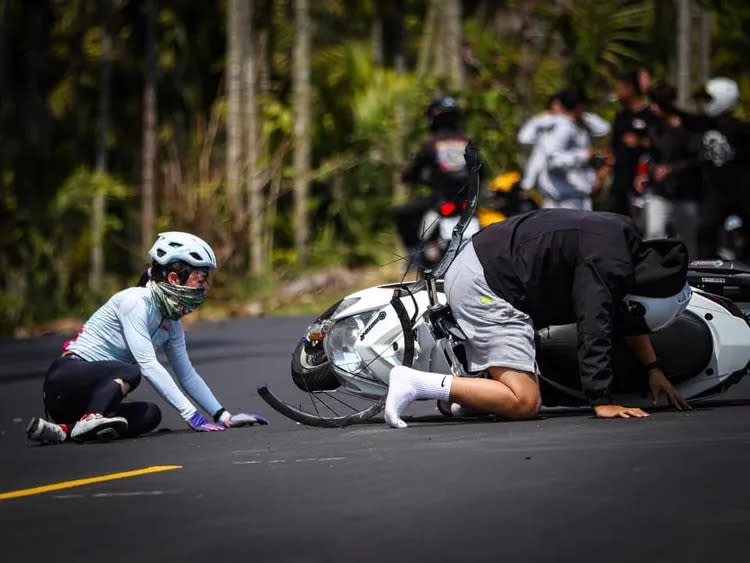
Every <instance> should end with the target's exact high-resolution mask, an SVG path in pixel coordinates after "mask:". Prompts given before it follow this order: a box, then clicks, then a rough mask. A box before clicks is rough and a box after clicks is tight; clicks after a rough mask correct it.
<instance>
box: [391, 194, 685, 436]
mask: <svg viewBox="0 0 750 563" xmlns="http://www.w3.org/2000/svg"><path fill="white" fill-rule="evenodd" d="M687 264H688V256H687V251H686V249H685V246H684V244H683V243H681V242H680V241H677V240H666V239H665V240H651V241H643V240H642V239H641V237H640V235H639V234H638V231H637V230H636V228H635V226H634V225H633V223H632V221H631V220H630V219H629V218H628V217H625V216H623V215H619V214H614V213H597V212H592V211H578V210H567V209H547V210H541V211H532V212H530V213H524V214H522V215H517V216H515V217H511V218H510V219H508V220H507V221H504V222H502V223H497V224H495V225H491V226H490V227H488V228H486V229H484V230H483V231H482V232H480V233H479V234H477V235H475V236H474V238H473V239H472V241H471V242H470V243H468V244H466V246H465V247H464V248H463V250H462V251H461V252H460V253H459V255H458V256H457V257H456V259H455V260H454V262H453V264H452V265H451V267H450V268H449V269H448V271H447V273H446V275H445V293H446V297H447V300H448V304H449V305H450V307H451V310H452V312H453V315H454V317H455V318H456V321H457V322H458V324H459V326H460V327H461V329H462V330H463V331H464V333H465V334H466V336H467V342H468V350H467V352H468V356H469V358H468V359H469V362H470V370H471V371H481V370H487V372H488V374H489V378H487V379H483V378H471V377H461V378H458V377H452V376H450V375H448V376H445V375H442V374H440V375H438V374H433V373H427V372H420V371H417V370H413V369H410V368H406V367H403V366H398V367H395V368H393V370H391V374H390V384H389V389H388V398H387V401H386V410H385V417H386V421H387V422H388V424H389V425H391V426H393V427H394V428H403V427H405V426H406V424H405V423H404V421H403V420H402V419H401V414H402V413H403V412H404V410H405V409H406V407H407V406H408V405H409V404H410V403H411V402H412V401H414V400H417V399H438V400H445V401H448V400H449V401H451V402H453V403H457V404H459V405H461V406H462V407H467V408H469V409H475V410H479V411H483V412H487V413H492V414H495V415H497V416H501V417H503V418H508V419H514V420H523V419H530V418H534V417H536V415H537V412H538V410H539V408H540V407H541V402H542V401H541V396H540V392H539V381H538V370H537V366H536V359H535V347H534V332H535V330H537V329H540V328H543V327H546V326H550V325H562V324H569V323H576V325H577V327H578V360H579V366H580V368H579V369H580V378H581V385H582V388H583V390H584V392H585V394H586V396H587V398H588V399H589V401H590V403H591V405H592V406H593V407H594V410H595V412H596V415H597V416H598V417H601V418H616V417H623V418H629V417H644V416H648V415H647V414H646V413H645V412H644V411H643V410H641V409H638V408H629V407H624V406H620V405H615V404H612V398H611V396H610V385H611V383H612V375H613V369H612V359H613V345H614V338H615V334H616V333H617V332H618V330H617V329H620V330H621V331H622V332H623V333H625V334H629V335H632V336H628V337H627V338H626V340H627V343H628V345H629V346H630V347H631V348H632V350H633V352H634V354H635V355H636V357H637V358H638V359H639V361H640V362H642V363H643V365H644V366H646V367H647V368H648V373H649V386H650V388H651V392H652V395H653V398H654V401H656V400H658V397H659V396H660V395H661V393H662V392H663V393H665V394H666V395H667V396H668V397H669V400H670V402H671V403H672V404H673V405H674V406H675V407H677V408H679V409H682V408H689V407H688V405H687V403H685V401H684V400H683V399H682V397H680V395H679V394H678V393H677V391H676V390H675V389H674V387H673V386H672V384H671V383H670V382H669V381H668V380H667V378H666V377H665V375H664V373H663V372H662V371H661V369H660V368H659V363H658V361H657V358H656V354H655V352H654V349H653V346H652V345H651V339H650V338H649V336H648V333H649V332H654V331H656V330H659V329H661V328H664V327H665V326H667V325H668V324H670V323H671V322H672V321H674V320H675V319H676V318H677V317H678V316H679V315H680V313H682V311H684V310H685V308H686V307H687V305H688V302H689V301H690V296H691V290H690V287H689V286H688V285H687Z"/></svg>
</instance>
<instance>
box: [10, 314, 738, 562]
mask: <svg viewBox="0 0 750 563" xmlns="http://www.w3.org/2000/svg"><path fill="white" fill-rule="evenodd" d="M308 321H309V319H307V318H294V319H257V320H243V321H232V322H226V323H216V324H203V325H198V326H197V327H196V328H194V329H193V330H192V331H191V332H190V333H189V335H188V346H189V349H190V351H191V356H192V358H193V361H194V363H195V365H196V368H197V369H198V371H199V372H200V373H201V374H202V375H203V377H204V378H205V379H206V380H207V381H208V383H209V385H210V386H211V387H212V388H213V389H214V391H215V393H216V395H217V397H218V398H219V400H220V401H222V402H223V403H224V405H225V406H226V407H227V408H228V409H230V410H244V411H247V412H257V413H261V414H263V415H266V416H267V417H268V418H270V419H271V425H269V426H265V427H252V428H242V429H235V430H231V431H227V432H223V433H211V434H199V433H195V432H192V431H189V430H187V429H186V428H185V426H184V424H183V423H182V422H181V420H180V419H179V418H178V417H177V416H176V414H175V413H174V412H172V411H171V409H170V407H168V406H167V405H165V404H164V403H163V402H161V400H159V399H158V398H156V397H155V395H154V393H153V391H152V390H151V389H149V386H148V384H147V383H145V382H144V383H142V384H141V386H140V387H139V388H138V389H137V390H136V391H135V393H134V394H133V396H132V398H133V399H149V398H150V399H152V400H156V401H157V402H159V404H160V406H162V410H163V412H164V414H165V416H164V420H163V422H162V429H171V431H169V432H167V431H162V432H158V433H155V434H154V435H152V436H148V437H143V438H139V439H134V440H123V441H118V442H111V443H105V444H85V445H78V444H63V445H59V446H38V445H36V444H29V443H27V442H26V440H25V433H24V427H25V424H26V422H27V421H28V419H29V418H30V417H32V416H34V415H41V414H42V407H41V385H42V378H43V376H44V372H45V370H46V367H47V365H48V364H49V363H50V361H51V360H52V359H53V358H54V357H55V356H56V355H57V354H58V353H59V351H60V346H61V343H62V341H63V339H62V338H58V337H48V338H41V339H36V340H27V341H2V342H0V359H2V362H1V364H0V493H7V492H13V491H19V490H24V489H29V488H34V487H40V486H43V485H54V484H57V483H67V482H69V481H71V480H78V479H86V478H97V477H101V476H107V475H112V474H119V473H122V472H128V471H134V470H141V469H144V468H150V467H162V466H180V467H179V468H176V469H170V470H165V471H160V472H155V473H146V474H143V475H137V476H132V477H129V478H117V479H115V480H110V481H103V482H94V483H92V484H88V485H85V486H79V487H74V488H65V489H60V490H46V492H41V493H40V494H33V495H30V496H23V497H17V498H10V499H7V500H0V560H1V561H3V562H8V563H22V562H34V563H37V562H55V563H63V562H68V561H70V562H88V561H93V562H98V561H101V562H106V563H114V562H128V563H136V562H147V561H160V562H162V561H163V562H170V563H176V562H182V561H195V562H202V561H205V562H206V563H209V562H211V563H213V562H215V561H242V562H243V563H244V562H253V563H255V562H265V561H271V562H276V561H279V562H308V561H309V562H313V561H314V562H319V561H320V562H338V561H346V562H358V561H376V562H379V563H383V562H401V561H431V562H438V561H450V562H463V561H471V562H478V561H504V562H547V561H549V562H553V561H554V562H559V561H597V562H602V563H610V562H620V561H622V562H629V563H632V562H643V561H654V562H660V563H665V562H673V561H674V562H676V561H681V562H682V561H720V562H722V563H726V562H731V561H737V562H746V561H750V532H749V530H750V502H749V501H750V485H749V484H748V481H749V480H750V406H742V400H745V399H750V378H749V379H748V380H747V381H744V382H741V383H740V384H739V385H737V386H736V387H735V388H733V390H732V391H730V393H729V394H727V396H726V397H727V398H728V399H734V400H735V403H731V404H732V405H733V406H727V405H726V404H723V405H721V404H715V405H713V406H710V407H704V408H701V409H698V410H695V411H693V412H689V413H679V412H673V411H660V412H656V413H653V414H652V416H651V417H650V418H648V419H642V420H638V419H631V420H612V421H604V420H596V419H594V418H592V417H591V415H590V414H589V413H587V412H583V411H577V412H573V413H566V414H560V413H547V414H545V415H543V416H542V417H541V418H540V419H539V420H535V421H530V422H512V423H507V422H486V421H485V422H471V423H466V422H463V423H459V422H455V421H449V420H446V419H441V418H439V417H436V416H434V415H433V412H434V411H433V409H432V406H431V405H427V404H424V403H422V404H420V405H419V406H418V408H416V409H415V410H414V411H413V412H414V414H416V415H418V416H417V417H416V419H415V420H412V421H411V423H410V427H409V428H408V429H406V430H402V431H396V430H390V429H387V428H386V426H385V424H384V423H383V422H382V419H379V420H377V421H376V422H373V423H371V424H366V425H360V426H355V427H349V428H345V429H317V428H309V427H304V426H300V425H298V424H296V423H294V422H292V421H291V420H288V419H285V418H283V417H282V416H281V415H279V414H277V413H275V412H274V411H272V410H271V409H270V408H268V407H267V406H266V404H265V403H264V402H263V401H262V400H261V399H260V398H259V397H258V395H257V392H256V389H257V387H258V386H259V385H261V384H264V383H268V384H269V385H270V387H271V389H272V390H273V391H275V392H276V393H277V394H278V395H280V396H282V397H288V398H292V397H297V398H299V397H300V394H299V393H298V392H297V391H296V390H295V389H294V387H293V385H292V383H291V380H290V376H289V359H290V354H291V350H292V349H293V347H294V345H295V343H296V341H297V338H299V336H300V335H301V334H302V331H303V330H304V328H305V326H306V325H307V322H308ZM737 403H739V404H737ZM425 414H427V415H429V416H419V415H425Z"/></svg>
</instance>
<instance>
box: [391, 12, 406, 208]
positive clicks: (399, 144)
mask: <svg viewBox="0 0 750 563" xmlns="http://www.w3.org/2000/svg"><path fill="white" fill-rule="evenodd" d="M396 10H397V14H396V22H397V23H396V34H395V35H396V37H395V44H396V54H395V56H394V61H393V66H394V67H395V68H396V73H397V74H398V76H399V77H401V76H403V75H404V73H405V72H406V62H405V57H404V43H405V37H404V33H405V29H406V26H405V25H404V0H397V2H396ZM395 119H396V131H395V138H394V143H393V165H394V166H393V202H394V204H396V205H398V204H401V203H404V202H405V201H406V197H407V191H406V185H405V184H404V183H403V182H402V181H401V168H402V167H403V165H404V136H405V133H404V131H405V129H406V127H405V125H404V122H405V121H406V117H405V115H404V106H403V104H402V103H401V102H400V101H399V102H397V103H396V110H395Z"/></svg>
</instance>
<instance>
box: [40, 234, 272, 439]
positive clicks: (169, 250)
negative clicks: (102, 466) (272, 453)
mask: <svg viewBox="0 0 750 563" xmlns="http://www.w3.org/2000/svg"><path fill="white" fill-rule="evenodd" d="M149 255H150V257H151V259H152V264H151V268H149V270H148V272H147V274H144V276H143V277H142V278H141V283H140V286H139V287H130V288H128V289H125V290H123V291H120V292H118V293H116V294H115V295H113V296H112V297H111V298H110V299H109V300H108V301H107V302H106V303H105V304H104V305H102V307H100V308H99V309H98V310H97V311H96V312H95V313H94V314H93V315H92V316H91V318H89V320H88V321H87V322H86V323H85V324H84V326H83V328H82V329H81V331H80V333H79V334H78V336H77V337H76V338H75V339H73V340H71V341H69V342H66V343H65V345H64V347H63V353H62V355H61V356H60V357H59V358H57V359H56V360H55V361H54V362H53V363H52V365H51V366H50V368H49V370H48V372H47V375H46V377H45V380H44V406H45V410H46V412H47V415H46V416H47V418H50V419H51V420H46V419H44V418H38V417H37V418H34V419H32V420H31V422H30V423H29V425H28V426H27V429H26V431H27V435H28V437H29V439H31V440H35V441H39V442H45V443H60V442H63V441H65V440H67V439H68V438H71V439H73V440H75V441H77V442H84V441H89V440H97V439H112V438H119V437H134V436H138V435H140V434H144V433H146V432H149V431H151V430H153V429H155V428H156V427H157V426H158V425H159V422H160V421H161V411H160V410H159V407H158V406H156V405H155V404H154V403H150V402H123V399H124V398H125V397H126V396H127V395H128V394H129V393H131V392H132V391H133V390H134V389H135V388H136V387H137V386H138V384H139V383H140V381H141V378H142V377H143V378H145V379H146V380H147V381H148V382H149V383H150V384H151V385H152V386H153V387H154V389H155V390H156V391H157V392H158V393H159V395H161V396H162V397H163V398H164V399H165V400H166V401H167V402H168V403H169V404H170V405H172V407H174V408H175V409H176V410H177V412H178V413H179V414H180V416H181V417H182V418H183V420H184V421H185V423H186V424H187V425H188V426H189V427H190V428H192V429H193V430H196V431H198V432H213V431H219V430H224V429H225V428H231V427H236V426H247V425H252V424H255V423H259V424H268V421H267V420H266V419H265V418H263V417H262V416H260V415H249V414H244V413H238V414H231V413H229V412H228V411H227V410H226V409H225V408H224V407H222V405H221V404H220V403H219V401H218V400H217V399H216V397H215V396H214V394H213V393H212V392H211V389H210V388H209V387H208V385H206V382H205V381H204V380H203V378H201V376H200V375H198V373H197V372H196V371H195V369H194V368H193V365H192V363H191V362H190V358H189V357H188V353H187V349H186V346H185V333H184V331H183V328H182V321H181V318H182V317H183V316H184V315H187V314H189V313H191V312H192V311H194V310H195V309H196V308H198V307H199V306H200V305H201V304H202V303H203V300H204V299H205V296H206V292H207V290H208V277H209V274H210V273H211V272H212V271H213V270H215V269H216V256H215V254H214V252H213V250H212V249H211V247H210V246H209V245H208V243H206V242H205V241H204V240H202V239H200V238H199V237H197V236H194V235H191V234H189V233H183V232H175V231H173V232H166V233H161V234H160V235H159V237H158V239H157V240H156V242H155V243H154V245H153V246H152V248H151V250H150V251H149ZM162 347H163V348H164V351H165V353H166V355H167V358H168V359H169V362H170V364H171V366H172V368H173V369H174V372H175V375H176V376H177V379H178V380H179V382H180V386H181V387H182V389H184V390H185V392H186V393H187V394H188V395H189V396H190V399H192V400H193V401H195V402H196V403H198V405H200V406H201V407H202V408H203V410H204V411H205V412H206V413H208V414H210V415H212V417H213V421H214V422H210V421H209V420H207V419H206V418H205V417H204V416H203V415H202V414H201V413H200V412H199V411H198V410H197V409H196V407H195V406H194V405H193V403H192V402H191V400H190V399H189V398H188V397H186V396H185V394H184V393H183V391H182V390H181V389H180V387H178V386H177V384H176V383H175V381H174V379H172V377H171V376H170V374H169V372H168V371H167V370H166V369H165V368H164V366H162V365H161V363H160V362H159V360H158V359H157V357H156V350H157V349H159V348H162Z"/></svg>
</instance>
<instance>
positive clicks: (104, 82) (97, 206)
mask: <svg viewBox="0 0 750 563" xmlns="http://www.w3.org/2000/svg"><path fill="white" fill-rule="evenodd" d="M102 10H103V25H102V69H101V77H100V82H99V117H98V121H99V123H98V135H97V142H96V167H95V171H96V179H97V182H96V192H95V194H94V201H93V206H92V212H91V272H90V279H89V283H90V286H91V289H92V291H93V292H94V293H95V294H98V293H100V292H101V290H102V280H103V277H104V250H103V247H104V218H105V216H106V201H105V197H106V194H105V192H104V182H103V180H104V178H103V177H104V175H105V174H106V173H107V159H108V150H107V137H108V136H109V119H110V115H109V114H110V101H111V100H110V89H111V82H112V79H111V76H112V60H111V58H112V57H111V54H112V30H111V20H112V4H111V0H102Z"/></svg>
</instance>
